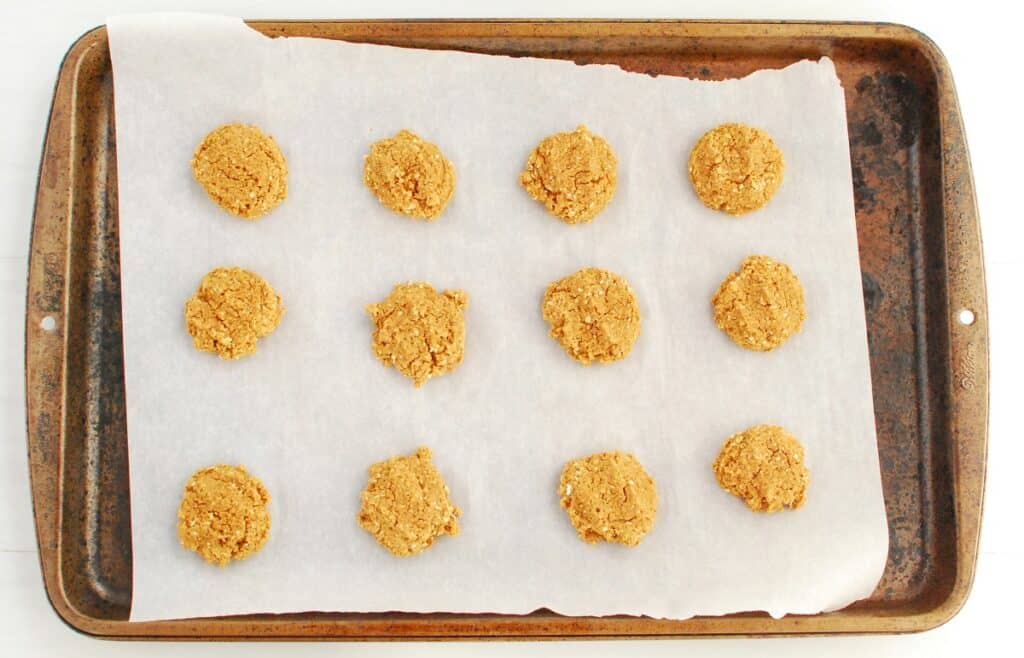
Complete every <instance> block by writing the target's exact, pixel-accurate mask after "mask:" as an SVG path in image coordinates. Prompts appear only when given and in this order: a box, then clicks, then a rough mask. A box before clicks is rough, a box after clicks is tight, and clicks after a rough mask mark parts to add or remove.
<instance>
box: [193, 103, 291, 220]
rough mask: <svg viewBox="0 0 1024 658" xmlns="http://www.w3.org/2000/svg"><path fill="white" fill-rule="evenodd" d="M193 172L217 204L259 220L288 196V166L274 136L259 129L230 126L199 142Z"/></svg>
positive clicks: (239, 214)
mask: <svg viewBox="0 0 1024 658" xmlns="http://www.w3.org/2000/svg"><path fill="white" fill-rule="evenodd" d="M192 173H193V174H194V175H195V177H196V180H197V181H199V184H200V185H202V186H203V189H204V190H206V193H207V194H208V195H209V196H210V198H211V199H213V200H214V201H215V202H216V203H217V205H219V206H220V207H221V208H223V209H224V210H227V211H228V212H229V213H231V214H233V215H237V216H239V217H241V218H243V219H257V218H259V217H261V216H263V215H265V214H267V213H268V212H270V211H271V210H273V209H274V207H275V206H277V204H279V203H281V202H282V201H284V198H285V196H287V195H288V164H287V163H286V162H285V159H284V155H283V154H282V153H281V149H280V148H279V147H278V146H277V142H275V141H274V138H273V137H271V136H270V135H267V134H265V133H264V132H263V131H262V130H260V129H259V128H258V127H257V126H247V125H245V124H241V123H229V124H227V125H224V126H221V127H220V128H217V129H216V130H214V131H213V132H211V133H210V134H209V135H207V136H206V137H205V138H203V141H202V142H200V143H199V146H197V147H196V151H195V154H194V155H193V156H192Z"/></svg>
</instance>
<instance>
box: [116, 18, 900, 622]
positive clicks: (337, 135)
mask: <svg viewBox="0 0 1024 658" xmlns="http://www.w3.org/2000/svg"><path fill="white" fill-rule="evenodd" d="M109 35H110V44H111V54H112V58H113V66H114V84H115V98H116V120H117V126H116V127H117V158H118V185H119V187H118V199H119V209H120V223H121V242H120V248H121V263H122V266H121V279H122V295H123V298H122V304H123V318H124V343H125V344H124V347H125V377H126V390H127V404H128V409H127V413H128V433H129V448H130V460H131V462H130V465H131V496H132V498H131V509H132V540H133V552H134V589H133V595H132V612H131V618H132V619H133V620H145V619H158V618H178V617H193V616H195V617H203V616H210V615H225V614H234V613H246V612H288V611H302V610H339V611H384V610H404V611H458V612H478V611H486V612H503V613H526V612H529V611H532V610H534V609H536V608H540V607H548V608H551V609H553V610H555V611H558V612H561V613H565V614H570V615H607V614H613V613H629V614H638V615H649V616H653V617H671V618H685V617H689V616H691V615H695V614H705V615H716V614H722V613H728V612H733V611H738V610H767V611H769V612H770V613H771V614H772V615H776V616H779V615H783V614H785V613H814V612H818V611H821V610H822V609H830V608H836V607H840V606H843V605H845V604H847V603H850V602H851V601H854V600H856V599H858V598H862V597H864V596H866V595H868V594H869V593H870V592H871V591H872V589H873V587H874V585H875V584H876V583H877V581H878V578H879V576H880V574H881V571H882V568H883V565H884V563H885V558H886V549H887V531H886V520H885V511H884V508H883V502H882V492H881V484H880V476H879V465H878V455H877V451H876V445H875V428H874V416H873V413H872V401H871V388H870V378H869V371H868V353H867V344H866V333H865V322H864V310H863V301H862V293H861V280H860V269H859V263H858V256H857V236H856V233H855V226H854V208H853V198H852V185H851V174H850V161H849V154H848V146H847V132H846V120H845V110H844V104H843V91H842V89H841V87H840V84H839V82H838V79H837V78H836V76H835V72H834V69H833V65H832V63H831V62H830V61H828V60H822V61H820V62H810V61H803V62H798V63H795V64H793V65H792V66H789V67H788V68H786V69H784V70H780V71H760V72H758V73H755V74H753V75H751V76H749V77H747V78H744V79H742V80H736V81H728V82H721V83H711V82H696V81H690V80H685V79H679V78H670V77H659V78H652V77H648V76H644V75H638V74H630V73H625V72H623V71H621V70H620V69H618V68H616V67H613V66H578V65H576V64H573V63H570V62H563V61H542V60H536V59H512V58H506V57H494V56H485V55H472V54H463V53H456V52H428V51H422V50H405V49H396V48H390V47H382V46H371V45H354V44H347V43H341V42H333V41H327V40H316V39H297V38H296V39H269V38H266V37H263V36H261V35H260V34H258V33H257V32H255V31H253V30H251V29H249V28H248V27H246V26H245V25H244V24H243V23H242V22H241V21H240V20H238V19H234V18H214V17H205V16H190V15H169V16H168V15H164V16H145V17H133V18H117V19H114V20H111V21H110V24H109ZM231 121H243V122H249V123H256V124H258V125H260V126H261V127H263V129H264V130H266V131H267V132H268V133H270V134H272V135H273V136H274V137H275V138H276V139H277V141H278V142H279V143H280V145H281V147H282V149H283V151H284V153H285V156H286V157H287V159H288V165H289V168H290V171H291V174H290V177H289V180H288V188H289V189H288V198H287V200H286V201H285V202H284V203H283V204H282V205H281V206H280V207H279V208H278V209H276V210H274V211H273V212H272V213H271V214H270V215H268V216H266V217H264V218H263V219H261V220H259V221H257V222H246V221H242V220H239V219H237V218H235V217H233V216H230V215H228V214H226V213H225V212H224V211H222V210H221V209H220V208H218V207H217V206H216V205H215V204H214V203H212V202H211V201H210V200H209V199H208V198H207V197H206V195H205V194H204V192H203V191H202V189H200V187H199V185H198V184H196V182H195V181H194V180H193V179H192V175H191V171H190V169H189V159H190V158H191V155H192V151H193V149H194V148H195V146H196V145H197V144H198V143H199V141H200V140H201V139H202V138H203V136H204V135H205V134H206V133H207V132H208V131H209V130H211V129H213V128H214V127H216V126H218V125H220V124H222V123H226V122H231ZM726 121H742V122H748V123H751V124H755V125H758V126H761V127H763V128H765V129H766V130H768V132H769V133H771V134H772V135H773V136H774V138H775V139H776V141H777V142H778V144H779V145H780V147H781V149H782V150H783V152H784V154H785V158H786V165H787V168H786V174H785V181H784V183H783V184H782V187H781V188H780V190H779V192H778V194H777V195H776V197H775V198H774V199H773V200H772V201H771V203H770V204H769V205H768V206H767V207H766V208H765V209H764V210H761V211H759V212H756V213H754V214H752V215H748V216H746V217H743V218H740V219H736V218H732V217H729V216H726V215H724V214H721V213H717V212H713V211H711V210H708V209H706V208H704V207H703V206H702V205H701V204H700V203H699V201H698V200H697V198H696V197H695V195H694V193H693V190H692V188H691V186H690V183H689V181H688V179H687V176H686V161H687V158H688V155H689V151H690V148H691V147H692V145H693V144H694V143H695V141H696V140H697V138H698V137H699V136H700V135H701V134H702V133H703V132H704V131H705V130H707V129H708V128H711V127H712V126H714V125H716V124H718V123H722V122H726ZM579 123H585V124H586V125H587V126H588V127H589V128H590V129H591V130H593V131H594V132H596V133H597V134H600V135H603V136H604V137H605V138H606V139H608V141H609V142H610V143H611V145H612V146H613V148H614V149H615V151H616V152H617V154H618V157H619V180H618V191H617V192H616V195H615V198H614V199H613V201H612V202H611V204H610V205H609V206H608V207H607V208H606V209H605V211H604V212H603V213H602V214H600V215H599V216H598V217H597V218H596V219H595V220H594V221H593V222H592V223H591V224H589V225H584V226H567V225H565V224H562V223H561V222H560V221H557V220H556V219H554V218H553V217H551V216H549V215H548V214H547V213H546V212H545V211H544V210H543V208H542V207H541V206H540V205H539V204H538V203H536V202H535V201H533V200H532V199H530V198H529V197H528V195H527V194H526V193H525V192H524V191H523V190H522V189H521V188H520V187H519V185H518V181H517V176H518V173H519V171H520V169H521V168H522V166H523V163H524V162H525V160H526V157H527V154H528V153H529V152H530V150H531V149H532V148H533V147H534V146H535V145H536V143H537V142H538V141H539V140H540V139H541V138H543V137H544V136H546V135H548V134H550V133H553V132H556V131H562V130H570V129H572V128H573V127H575V126H576V125H577V124H579ZM401 128H410V129H412V130H414V131H416V132H418V133H419V134H420V135H422V136H423V137H425V138H426V139H428V140H431V141H434V142H436V143H437V144H439V145H440V147H441V148H442V149H443V151H444V152H445V153H446V154H447V155H448V157H449V158H450V159H451V160H452V161H453V162H454V164H455V167H456V170H457V186H456V192H455V196H454V199H453V201H452V202H451V204H450V205H449V206H448V208H447V210H446V211H445V212H444V214H443V215H442V216H441V218H440V219H439V220H438V221H436V222H435V223H430V224H428V223H425V222H422V221H413V220H410V219H408V218H405V217H400V216H397V215H394V214H392V213H391V212H389V211H387V210H385V209H384V208H383V207H381V206H380V204H379V203H378V202H377V200H376V199H375V198H374V197H373V195H372V194H371V193H370V192H368V191H367V190H366V189H365V188H364V187H363V182H362V165H363V155H364V154H365V153H366V152H367V150H368V148H369V146H370V144H371V143H372V142H373V141H375V140H377V139H379V138H381V137H383V136H386V135H390V134H393V133H394V132H396V131H398V130H399V129H401ZM755 253H763V254H768V255H771V256H773V257H775V258H778V259H780V260H782V261H784V262H787V263H789V264H790V265H791V266H792V267H793V269H794V270H795V272H796V273H797V274H798V275H799V276H800V278H801V280H802V281H803V284H804V286H805V290H806V298H807V308H808V319H807V321H806V323H805V324H804V328H803V332H802V333H800V334H798V335H796V336H795V337H794V338H793V339H792V340H791V341H790V342H789V343H787V344H786V345H784V346H783V347H782V348H781V349H779V350H776V351H775V352H772V353H767V354H762V353H753V352H748V351H745V350H742V349H740V348H738V347H737V346H736V345H734V344H733V343H732V342H730V341H729V339H728V338H727V337H726V336H725V335H724V334H722V333H721V332H720V331H719V330H718V329H717V328H716V327H715V326H714V322H713V319H712V313H711V308H710V303H709V299H710V297H711V295H712V294H713V293H714V291H715V290H716V288H717V286H718V284H719V282H720V281H721V279H722V278H723V277H724V276H725V275H726V274H728V273H729V272H730V271H732V270H734V269H736V268H737V267H738V265H739V263H740V261H741V259H743V258H744V257H745V256H747V255H749V254H755ZM234 264H237V265H241V266H244V267H247V268H250V269H252V270H255V271H256V272H259V273H260V274H261V275H263V276H264V277H265V278H266V279H267V280H268V281H269V282H270V283H271V284H272V285H273V286H274V287H275V288H276V289H277V291H278V292H279V293H280V294H281V296H282V297H283V299H284V304H285V305H286V307H287V311H286V313H285V316H284V319H283V321H282V323H281V325H280V327H279V328H278V329H277V331H276V332H275V333H274V334H273V335H271V336H270V337H268V338H266V339H264V340H263V341H262V342H261V343H260V347H259V351H258V352H257V353H256V354H255V355H253V356H250V357H248V358H245V359H243V360H241V361H237V362H225V361H221V360H219V359H218V358H216V357H215V356H213V355H211V354H206V353H200V352H197V351H196V350H195V349H193V347H192V344H191V340H190V338H189V336H188V334H187V333H186V331H185V327H184V319H183V305H184V303H185V300H186V299H187V298H188V297H189V296H190V295H191V294H192V293H193V292H194V290H195V288H196V286H197V285H198V283H199V280H200V278H201V277H202V276H203V275H204V274H205V273H206V272H207V271H208V270H210V269H212V268H214V267H217V266H219V265H234ZM584 266H599V267H604V268H608V269H611V270H613V271H615V272H618V273H620V274H622V275H623V276H625V277H626V278H627V279H628V280H629V281H630V283H631V284H632V286H633V288H634V289H635V291H636V293H637V296H638V298H639V303H640V309H641V314H642V317H643V328H642V333H641V336H640V338H639V340H638V341H637V343H636V346H635V347H634V349H633V352H632V354H631V355H630V356H629V358H628V359H626V360H625V361H622V362H619V363H616V364H612V365H604V366H602V365H595V366H592V367H590V368H584V367H582V366H580V365H579V364H577V363H575V362H574V361H572V360H570V359H569V358H568V357H567V356H566V355H565V354H564V353H563V352H562V350H561V348H560V347H559V346H558V345H557V343H556V342H555V341H554V340H552V339H550V338H549V337H548V336H547V325H546V324H545V322H544V321H543V320H542V319H541V314H540V300H541V295H542V294H543V290H544V288H545V286H546V285H547V284H548V283H549V282H550V281H552V280H554V279H556V278H559V277H561V276H564V275H566V274H569V273H571V272H573V271H575V270H576V269H578V268H580V267H584ZM421 279H422V280H426V281H429V282H431V283H433V284H434V285H435V286H437V287H439V288H445V287H449V288H462V289H464V290H466V291H467V292H468V293H469V296H470V303H469V308H468V310H467V312H466V324H467V343H466V357H465V360H464V362H463V363H462V365H461V366H460V367H459V369H458V370H457V371H456V372H454V373H451V374H448V375H445V376H443V377H440V378H437V379H434V380H431V381H429V382H427V383H426V385H424V386H423V388H422V389H419V390H417V389H414V388H413V387H412V385H411V384H410V383H409V381H408V380H406V379H405V378H403V377H402V376H401V375H399V374H398V373H397V372H396V371H395V370H394V369H390V368H384V367H382V365H381V364H380V363H378V362H377V361H376V360H375V358H374V357H373V354H372V352H371V349H370V333H371V324H370V321H369V319H368V318H367V316H366V315H365V313H364V311H363V307H364V305H365V304H367V303H368V302H373V301H377V300H380V299H383V298H384V297H385V296H386V295H387V293H388V292H389V291H390V289H391V287H392V286H393V285H394V284H395V283H397V282H401V281H407V280H421ZM763 422H770V423H777V424H781V425H784V426H785V427H787V428H788V429H790V430H791V431H792V432H793V433H795V434H796V435H797V436H798V437H799V438H800V439H801V440H802V441H803V443H804V444H805V446H806V449H807V463H808V465H809V468H810V470H811V478H812V479H811V485H810V490H809V495H808V500H807V504H806V505H805V506H804V507H803V508H802V509H800V510H798V511H796V512H783V513H778V514H774V515H763V514H755V513H752V512H750V511H748V510H747V509H746V507H745V506H744V504H743V503H742V502H741V501H740V500H738V499H737V498H734V497H733V496H731V495H728V494H726V493H725V492H723V491H722V490H721V489H719V487H718V485H717V484H716V482H715V480H714V476H713V474H712V472H711V467H710V464H711V462H712V460H713V459H714V457H715V455H716V454H717V452H718V449H719V448H720V447H721V445H722V442H723V441H724V440H725V439H726V437H728V436H729V435H730V434H731V433H733V432H736V431H738V430H741V429H743V428H745V427H746V426H748V425H751V424H755V423H763ZM420 444H424V445H428V446H430V447H431V448H432V449H433V451H434V454H435V463H436V464H437V466H438V467H439V469H440V470H441V472H442V473H443V474H444V476H445V478H446V479H447V481H448V484H449V486H450V488H451V493H452V497H453V499H454V501H455V502H456V504H458V505H459V506H460V507H461V508H462V510H463V516H462V519H461V523H462V533H461V534H460V535H459V536H458V537H454V538H451V537H445V538H442V539H440V540H439V541H438V542H437V544H435V546H434V547H433V548H431V549H429V550H427V551H426V552H425V553H422V554H420V555H417V556H414V557H411V558H406V559H397V558H395V557H392V556H391V554H389V553H388V552H387V551H386V550H384V549H383V548H381V547H380V546H378V545H377V544H376V543H375V542H374V540H373V538H372V537H371V536H370V535H369V534H367V533H366V532H365V531H363V530H362V529H360V528H359V527H358V526H357V524H356V521H355V516H356V513H357V511H358V508H359V492H360V491H361V489H362V488H363V486H364V485H365V483H366V469H367V467H368V466H369V465H370V464H371V463H373V462H375V461H379V460H381V459H385V458H387V457H390V456H392V455H395V454H398V453H408V452H411V451H412V450H414V449H415V448H416V446H418V445H420ZM612 449H621V450H626V451H631V452H634V453H635V454H636V455H637V456H638V458H639V459H640V461H641V462H642V463H643V464H644V465H645V466H646V468H647V469H648V471H649V472H650V473H651V475H652V476H653V477H654V479H655V480H656V481H657V485H658V492H659V495H660V499H661V503H660V506H659V510H658V519H657V522H656V523H655V525H654V528H653V530H652V531H651V533H650V534H649V535H648V536H647V537H646V538H645V539H644V541H643V543H642V544H641V545H640V546H639V547H637V548H633V549H627V548H625V547H622V546H618V545H597V546H590V545H586V544H584V543H583V542H581V541H580V540H579V539H578V538H577V537H576V533H575V532H574V531H573V528H572V527H571V525H570V524H569V521H568V520H567V518H566V516H565V513H564V512H563V511H562V510H561V509H560V508H559V506H558V500H557V495H556V487H557V482H558V476H559V473H560V471H561V468H562V465H563V464H564V462H565V461H566V460H568V459H570V458H574V457H577V456H581V455H586V454H589V453H591V452H595V451H599V450H612ZM215 463H229V464H237V463H240V464H244V465H245V466H246V467H247V468H248V469H249V470H250V471H251V472H252V473H254V474H255V475H257V476H258V477H259V478H261V479H262V480H263V482H264V483H265V484H266V486H267V487H268V489H269V491H270V493H271V496H272V497H273V501H272V503H271V514H272V518H273V527H272V530H271V537H270V539H269V541H268V542H267V544H266V545H265V547H264V548H263V550H262V551H261V552H259V553H258V554H256V555H255V556H253V557H251V558H249V559H247V560H245V561H243V562H239V563H235V564H232V565H229V566H228V567H227V568H217V567H215V566H211V565H209V564H206V563H204V562H203V561H202V560H201V559H200V558H199V557H198V556H197V555H195V554H193V553H191V552H189V551H186V550H184V549H183V548H182V547H181V546H180V545H179V543H178V539H177V535H176V529H175V523H176V518H175V514H176V510H177V506H178V503H179V501H180V499H181V494H182V491H183V486H184V483H185V481H186V480H187V478H188V477H189V475H190V474H191V473H192V472H193V471H194V470H196V469H198V468H200V467H203V466H206V465H210V464H215Z"/></svg>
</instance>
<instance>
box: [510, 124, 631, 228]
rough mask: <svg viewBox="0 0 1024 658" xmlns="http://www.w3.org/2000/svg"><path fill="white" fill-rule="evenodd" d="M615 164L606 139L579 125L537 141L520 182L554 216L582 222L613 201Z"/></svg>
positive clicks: (567, 222)
mask: <svg viewBox="0 0 1024 658" xmlns="http://www.w3.org/2000/svg"><path fill="white" fill-rule="evenodd" d="M617 164H618V161H617V160H616V158H615V153H614V152H613V151H612V147H611V146H610V145H609V144H608V142H606V141H605V140H604V139H603V138H601V137H600V136H598V135H595V134H593V133H592V132H590V131H589V130H587V127H586V126H583V125H581V126H579V127H577V128H576V130H573V131H571V132H564V133H555V134H554V135H551V136H550V137H546V138H545V139H544V140H543V141H542V142H541V143H540V144H538V145H537V148H535V149H533V152H532V153H530V157H529V158H528V159H527V161H526V168H525V169H524V170H523V172H522V173H521V174H520V175H519V183H520V184H521V185H522V186H523V187H524V188H525V189H526V191H527V192H529V193H530V196H532V197H533V198H534V199H536V200H537V201H540V202H541V203H543V204H544V207H545V208H547V209H548V212H550V213H551V214H552V215H554V216H555V217H558V218H559V219H561V220H562V221H563V222H565V223H566V224H582V223H585V222H589V221H590V220H592V219H593V218H594V217H595V216H596V215H597V213H599V212H601V210H602V209H604V207H605V206H606V205H608V202H609V201H611V200H612V195H613V194H615V170H616V166H617Z"/></svg>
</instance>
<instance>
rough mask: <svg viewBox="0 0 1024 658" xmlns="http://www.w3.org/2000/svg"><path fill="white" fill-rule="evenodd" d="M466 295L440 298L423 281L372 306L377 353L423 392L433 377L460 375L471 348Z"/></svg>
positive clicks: (450, 292)
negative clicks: (463, 360)
mask: <svg viewBox="0 0 1024 658" xmlns="http://www.w3.org/2000/svg"><path fill="white" fill-rule="evenodd" d="M468 303H469V296H468V295H466V293H465V292H463V291H462V290H445V291H444V292H443V293H439V292H437V291H436V290H435V289H434V287H433V286H431V285H430V284H429V283H425V282H423V281H410V282H409V283H400V284H398V285H396V286H395V287H394V289H392V291H391V294H390V295H388V296H387V299H385V300H384V301H382V302H379V303H376V304H367V306H366V312H367V314H369V316H370V317H371V318H372V319H373V325H374V329H373V353H374V354H376V355H377V358H378V359H380V361H381V363H383V364H384V365H385V366H394V367H395V368H396V369H397V370H398V371H399V372H400V373H402V374H403V375H405V376H406V377H408V378H409V379H411V380H412V381H413V384H414V385H415V386H416V387H417V388H419V387H420V386H422V385H423V383H424V382H425V381H427V380H428V379H430V378H431V377H436V376H437V375H441V374H444V373H446V372H449V371H451V370H455V368H457V367H458V365H459V364H460V363H462V357H463V354H464V352H465V348H466V321H465V319H464V318H463V315H462V311H463V309H465V308H466V305H467V304H468Z"/></svg>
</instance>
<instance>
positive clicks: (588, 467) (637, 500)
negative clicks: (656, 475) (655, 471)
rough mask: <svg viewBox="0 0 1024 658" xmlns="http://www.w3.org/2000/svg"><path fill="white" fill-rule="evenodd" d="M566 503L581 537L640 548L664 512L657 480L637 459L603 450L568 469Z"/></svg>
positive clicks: (561, 491) (563, 489) (561, 490)
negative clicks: (657, 518) (659, 501)
mask: <svg viewBox="0 0 1024 658" xmlns="http://www.w3.org/2000/svg"><path fill="white" fill-rule="evenodd" d="M558 495H559V497H560V499H561V505H562V507H563V508H564V509H565V511H566V512H567V513H568V515H569V520H570V521H572V525H573V527H575V528H576V532H577V533H578V534H579V536H580V539H582V540H583V541H585V542H587V543H588V544H596V543H597V542H599V541H602V540H603V541H607V542H618V543H620V544H625V545H626V546H636V545H637V544H639V543H640V540H641V539H643V538H644V535H646V534H647V533H648V532H650V530H651V527H652V526H653V525H654V519H655V517H656V516H657V512H658V491H657V488H656V487H655V485H654V480H653V479H652V478H651V476H650V475H648V474H647V471H645V470H644V467H643V466H641V465H640V462H639V461H637V459H636V457H634V456H633V455H630V454H625V453H622V452H618V451H616V452H599V453H596V454H593V455H590V456H589V457H584V458H582V459H574V460H572V461H570V462H569V463H567V464H566V465H565V468H563V469H562V479H561V481H560V482H559V485H558Z"/></svg>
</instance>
